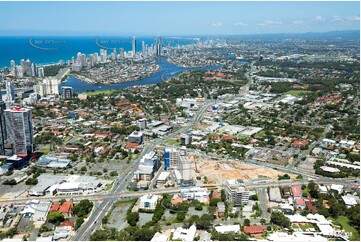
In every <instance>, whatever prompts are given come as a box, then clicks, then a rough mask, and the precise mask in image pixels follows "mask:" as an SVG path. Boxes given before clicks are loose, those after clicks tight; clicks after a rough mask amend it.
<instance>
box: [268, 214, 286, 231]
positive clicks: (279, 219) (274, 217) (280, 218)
mask: <svg viewBox="0 0 361 242" xmlns="http://www.w3.org/2000/svg"><path fill="white" fill-rule="evenodd" d="M271 222H272V223H274V224H276V225H278V226H281V227H283V228H286V227H289V226H290V225H291V222H290V219H289V218H287V217H286V216H285V215H284V214H283V213H281V212H272V214H271Z"/></svg>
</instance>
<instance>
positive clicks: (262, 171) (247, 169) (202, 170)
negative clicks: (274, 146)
mask: <svg viewBox="0 0 361 242" xmlns="http://www.w3.org/2000/svg"><path fill="white" fill-rule="evenodd" d="M190 159H191V160H192V161H194V160H195V161H196V164H197V169H198V171H199V173H197V176H201V177H203V176H206V177H207V178H208V182H209V183H220V182H225V181H227V180H231V179H242V180H253V179H257V178H265V177H268V178H273V179H277V178H278V176H282V175H284V172H279V171H277V170H274V169H271V168H265V167H262V166H257V165H251V164H245V163H242V162H238V161H232V160H226V159H219V160H212V159H205V158H204V157H199V156H193V155H191V156H190ZM289 175H290V177H291V178H296V176H297V175H295V174H289Z"/></svg>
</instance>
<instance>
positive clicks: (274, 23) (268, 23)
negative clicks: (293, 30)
mask: <svg viewBox="0 0 361 242" xmlns="http://www.w3.org/2000/svg"><path fill="white" fill-rule="evenodd" d="M281 24H282V22H279V21H272V20H266V21H264V22H263V23H259V24H257V25H258V26H262V27H266V26H277V25H281Z"/></svg>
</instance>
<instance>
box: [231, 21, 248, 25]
mask: <svg viewBox="0 0 361 242" xmlns="http://www.w3.org/2000/svg"><path fill="white" fill-rule="evenodd" d="M233 25H234V26H248V24H246V23H243V22H238V23H234V24H233Z"/></svg>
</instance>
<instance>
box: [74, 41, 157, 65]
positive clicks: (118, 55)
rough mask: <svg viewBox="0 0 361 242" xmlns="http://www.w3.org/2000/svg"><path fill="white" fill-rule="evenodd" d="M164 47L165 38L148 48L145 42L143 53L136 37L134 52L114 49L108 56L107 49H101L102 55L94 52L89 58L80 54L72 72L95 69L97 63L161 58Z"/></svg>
mask: <svg viewBox="0 0 361 242" xmlns="http://www.w3.org/2000/svg"><path fill="white" fill-rule="evenodd" d="M162 46H163V37H159V38H157V39H155V40H154V44H152V45H150V46H148V44H145V41H142V50H141V52H139V51H137V40H136V38H135V36H133V37H132V50H130V51H125V50H124V48H119V52H117V51H118V50H117V48H113V49H110V50H113V51H112V52H111V53H110V54H108V50H107V49H100V53H98V52H94V53H93V54H90V55H89V56H88V58H87V57H86V55H85V54H82V53H81V52H79V53H78V54H77V57H76V59H75V58H74V57H72V60H71V63H72V71H80V70H81V69H82V68H83V67H85V66H88V67H93V66H94V65H96V64H97V63H105V62H107V61H108V60H110V61H116V60H121V59H124V58H137V59H141V58H148V57H160V56H161V55H162V50H163V48H162Z"/></svg>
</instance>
